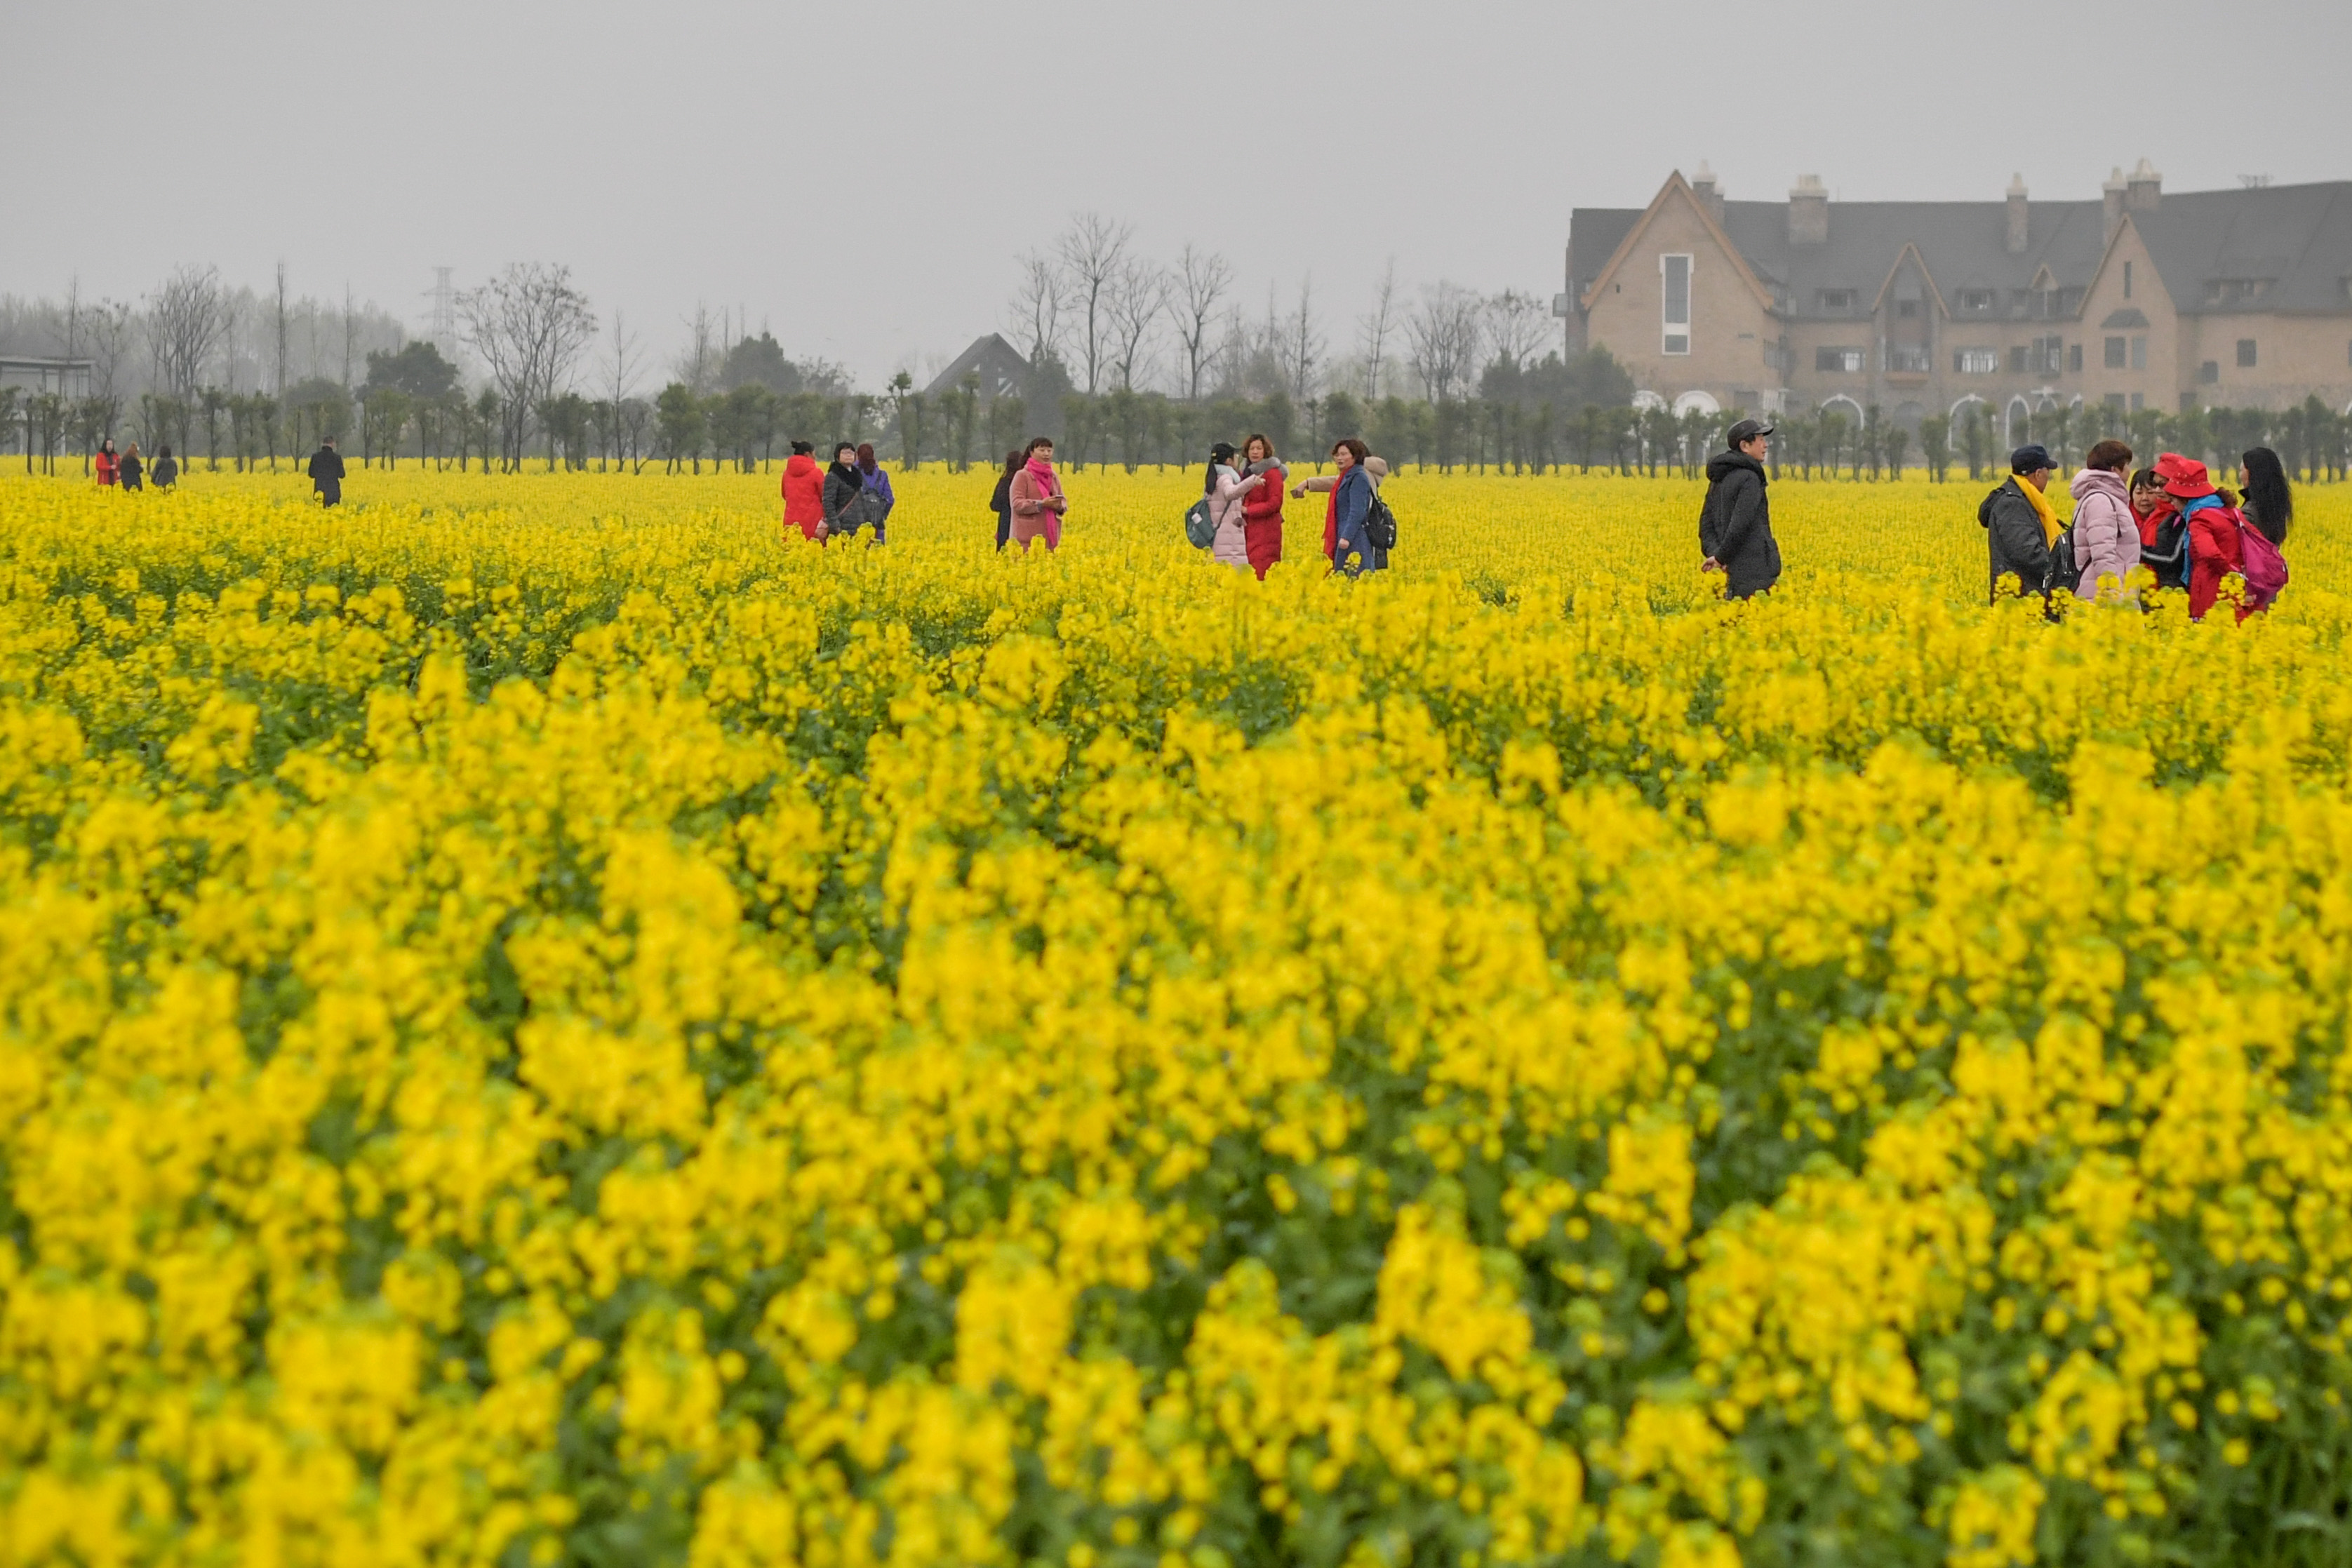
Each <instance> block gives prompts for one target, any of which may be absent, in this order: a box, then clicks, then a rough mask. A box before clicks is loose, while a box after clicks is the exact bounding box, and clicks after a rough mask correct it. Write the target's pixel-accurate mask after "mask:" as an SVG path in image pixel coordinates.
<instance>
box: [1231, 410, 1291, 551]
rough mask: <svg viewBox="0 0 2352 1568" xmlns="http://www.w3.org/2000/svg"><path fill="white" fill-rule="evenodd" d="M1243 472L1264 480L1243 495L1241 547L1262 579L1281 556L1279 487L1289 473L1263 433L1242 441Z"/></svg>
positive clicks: (1280, 500)
mask: <svg viewBox="0 0 2352 1568" xmlns="http://www.w3.org/2000/svg"><path fill="white" fill-rule="evenodd" d="M1242 473H1243V475H1244V476H1246V477H1257V478H1263V479H1264V480H1265V483H1264V484H1262V485H1259V486H1257V487H1256V488H1255V489H1254V490H1251V491H1249V492H1248V493H1247V494H1246V495H1244V497H1242V548H1243V549H1244V550H1246V551H1247V552H1248V554H1249V563H1250V570H1253V571H1255V572H1256V573H1257V575H1258V580H1259V581H1261V582H1263V581H1265V569H1266V568H1267V567H1270V566H1272V565H1273V564H1274V563H1275V562H1276V561H1278V560H1280V559H1282V486H1283V485H1284V484H1285V483H1286V481H1287V480H1288V479H1289V477H1290V476H1289V474H1288V472H1287V471H1286V470H1285V469H1284V467H1283V466H1282V463H1281V460H1280V459H1278V458H1277V457H1276V456H1275V455H1274V443H1273V442H1271V441H1268V440H1267V439H1266V438H1265V436H1263V435H1253V436H1251V437H1250V438H1249V439H1248V440H1247V441H1244V442H1243V443H1242Z"/></svg>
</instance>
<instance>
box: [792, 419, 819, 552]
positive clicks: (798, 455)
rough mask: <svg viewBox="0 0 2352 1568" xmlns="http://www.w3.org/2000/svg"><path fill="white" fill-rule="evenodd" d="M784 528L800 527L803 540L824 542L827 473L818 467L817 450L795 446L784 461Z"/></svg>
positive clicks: (800, 443)
mask: <svg viewBox="0 0 2352 1568" xmlns="http://www.w3.org/2000/svg"><path fill="white" fill-rule="evenodd" d="M783 488H784V527H786V528H798V529H800V531H801V538H804V539H814V540H815V541H816V542H817V543H819V544H823V543H824V470H823V469H821V468H819V467H818V466H817V465H816V447H815V445H814V444H812V443H810V442H806V441H795V442H793V455H791V456H790V457H788V458H786V459H784V486H783Z"/></svg>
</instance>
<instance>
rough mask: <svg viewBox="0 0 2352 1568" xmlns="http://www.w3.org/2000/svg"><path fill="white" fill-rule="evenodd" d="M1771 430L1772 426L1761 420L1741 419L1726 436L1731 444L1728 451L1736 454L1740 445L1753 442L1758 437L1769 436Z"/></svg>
mask: <svg viewBox="0 0 2352 1568" xmlns="http://www.w3.org/2000/svg"><path fill="white" fill-rule="evenodd" d="M1773 429H1774V426H1772V425H1769V424H1766V423H1764V422H1763V421H1762V420H1758V419H1743V420H1741V421H1740V422H1739V423H1738V424H1735V425H1733V426H1732V427H1731V430H1730V432H1729V435H1728V439H1729V440H1730V442H1731V446H1730V450H1731V451H1734V452H1737V451H1738V450H1739V448H1740V447H1741V446H1742V445H1744V444H1747V443H1748V442H1750V441H1753V440H1755V439H1756V438H1757V437H1758V436H1759V435H1769V434H1772V431H1773Z"/></svg>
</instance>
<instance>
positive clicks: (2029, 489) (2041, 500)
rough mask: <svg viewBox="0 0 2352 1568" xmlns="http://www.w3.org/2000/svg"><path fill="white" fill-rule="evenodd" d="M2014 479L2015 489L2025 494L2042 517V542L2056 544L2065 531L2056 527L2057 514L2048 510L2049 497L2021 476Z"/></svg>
mask: <svg viewBox="0 0 2352 1568" xmlns="http://www.w3.org/2000/svg"><path fill="white" fill-rule="evenodd" d="M2016 478H2017V487H2018V488H2019V489H2020V490H2022V491H2023V492H2025V498H2026V499H2027V500H2029V501H2031V502H2032V503H2033V509H2034V510H2035V511H2036V512H2039V513H2040V514H2041V515H2042V543H2043V544H2045V545H2054V544H2056V543H2057V542H2058V536H2059V535H2060V534H2061V533H2063V532H2064V531H2065V530H2064V529H2063V528H2060V527H2059V526H2058V514H2057V513H2055V512H2053V511H2052V510H2051V509H2050V497H2047V496H2045V495H2043V494H2042V492H2041V491H2039V490H2037V489H2035V488H2034V487H2033V486H2031V485H2029V484H2027V483H2026V482H2025V478H2024V476H2022V475H2019V476H2016Z"/></svg>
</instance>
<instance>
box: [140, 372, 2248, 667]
mask: <svg viewBox="0 0 2352 1568" xmlns="http://www.w3.org/2000/svg"><path fill="white" fill-rule="evenodd" d="M1772 434H1773V429H1772V427H1771V426H1770V425H1768V424H1765V423H1762V422H1760V421H1758V420H1753V419H1743V420H1741V421H1739V422H1738V423H1736V424H1734V425H1733V426H1732V427H1731V429H1730V430H1729V431H1728V432H1727V436H1726V449H1725V450H1724V451H1723V452H1721V453H1718V454H1717V455H1716V456H1715V457H1713V458H1712V459H1710V460H1709V461H1708V463H1707V465H1706V477H1707V492H1706V501H1705V503H1704V504H1703V505H1702V506H1701V507H1700V508H1699V521H1698V535H1699V555H1700V558H1701V563H1700V564H1701V569H1702V570H1705V571H1707V572H1710V573H1719V574H1721V576H1722V578H1723V591H1724V595H1725V597H1726V598H1729V599H1747V598H1750V597H1752V596H1753V595H1756V594H1759V593H1765V592H1769V591H1770V590H1771V589H1772V587H1773V585H1774V584H1776V583H1778V582H1779V581H1780V570H1781V561H1780V542H1779V540H1778V539H1777V538H1774V536H1773V533H1772V514H1771V503H1770V499H1769V495H1768V489H1769V485H1770V483H1771V476H1770V475H1769V472H1768V470H1767V468H1766V462H1767V459H1768V457H1769V453H1770V451H1771V438H1772ZM2134 456H2135V455H2134V453H2133V451H2132V449H2131V447H2130V446H2128V445H2126V444H2125V443H2123V442H2121V441H2116V440H2105V441H2101V442H2099V443H2098V444H2095V445H2094V446H2093V447H2092V448H2091V449H2090V450H2089V451H2088V452H2087V453H2085V454H2084V458H2083V466H2082V468H2081V470H2080V471H2079V472H2077V473H2076V474H2075V475H2074V478H2073V479H2072V480H2071V481H2070V482H2069V484H2068V486H2067V488H2068V490H2069V492H2070V493H2071V494H2072V496H2073V498H2074V517H2072V518H2071V519H2065V520H2062V519H2061V518H2060V517H2059V516H2058V513H2057V509H2056V507H2054V506H2053V503H2052V501H2051V499H2050V495H2049V489H2050V481H2051V479H2052V477H2053V476H2054V475H2055V474H2056V473H2057V472H2058V465H2057V463H2056V462H2055V460H2053V458H2052V456H2051V455H2050V452H2049V450H2048V448H2047V447H2045V446H2042V445H2040V444H2028V445H2024V446H2021V447H2019V448H2017V450H2016V451H2014V452H2012V453H2011V454H2010V464H2009V467H2010V473H2009V477H2008V478H2006V479H2005V480H2003V481H2002V482H2001V483H2000V486H1998V487H1996V488H1995V489H1994V490H1993V491H1992V493H1991V494H1990V495H1989V496H1987V497H1985V498H1984V501H1983V504H1982V505H1981V506H1979V507H1978V508H1977V521H1978V523H1979V525H1981V526H1982V527H1983V528H1984V530H1985V538H1986V544H1987V548H1988V552H1989V564H1990V580H1991V588H1990V592H1991V596H1992V598H1993V599H1995V600H1998V599H2000V597H2001V596H2002V595H2003V594H2004V593H2008V594H2039V595H2042V596H2043V597H2044V598H2045V599H2046V598H2048V597H2049V596H2051V595H2053V594H2056V593H2060V592H2065V593H2071V594H2073V595H2074V597H2075V598H2077V599H2084V600H2096V599H2098V598H2100V597H2102V596H2103V595H2105V596H2107V597H2111V598H2117V599H2125V600H2133V599H2137V588H2136V587H2135V586H2134V582H2133V579H2132V575H2131V573H2132V569H2133V568H2134V567H2136V566H2137V567H2145V568H2147V574H2148V577H2147V580H2150V581H2152V582H2153V584H2154V586H2156V587H2158V588H2162V589H2174V590H2185V591H2187V592H2188V595H2189V616H2190V618H2191V619H2193V620H2200V621H2201V620H2203V619H2204V618H2205V616H2206V615H2207V613H2209V612H2210V611H2211V610H2212V608H2213V606H2214V605H2215V604H2216V603H2217V602H2219V601H2220V600H2221V597H2222V594H2223V592H2224V590H2225V587H2226V586H2227V585H2228V584H2229V583H2230V581H2231V580H2232V579H2235V580H2237V583H2238V587H2237V588H2236V589H2235V590H2234V591H2233V595H2232V596H2233V600H2234V602H2235V604H2236V607H2237V614H2238V618H2239V619H2240V620H2244V619H2245V618H2246V617H2247V616H2248V615H2252V614H2258V613H2260V612H2262V611H2263V610H2266V609H2268V608H2269V606H2270V603H2271V601H2273V599H2275V598H2276V597H2277V594H2278V591H2279V590H2280V588H2282V587H2284V584H2285V581H2286V566H2285V562H2284V560H2283V559H2281V557H2280V555H2279V549H2280V547H2282V546H2284V544H2285V543H2286V537H2287V529H2288V528H2289V527H2290V525H2292V524H2293V522H2294V494H2293V492H2292V490H2291V488H2290V486H2289V485H2288V483H2287V477H2286V469H2285V466H2284V465H2283V464H2282V463H2281V462H2280V461H2279V456H2278V454H2277V453H2275V452H2273V451H2272V450H2271V449H2270V448H2269V447H2267V446H2257V447H2254V448H2252V450H2251V451H2248V452H2247V453H2245V454H2244V455H2243V456H2242V458H2241V461H2240V467H2239V469H2238V476H2237V478H2238V487H2237V490H2236V491H2235V492H2234V493H2232V492H2231V491H2230V490H2228V489H2226V488H2224V487H2222V486H2220V485H2218V484H2216V483H2215V482H2214V480H2213V477H2212V476H2211V474H2210V472H2209V471H2208V470H2207V468H2206V466H2205V465H2204V464H2202V463H2200V462H2199V461H2197V460H2196V459H2195V458H2193V457H2187V456H2184V455H2181V454H2179V453H2178V452H2167V453H2163V454H2161V455H2158V458H2157V460H2156V461H2155V463H2154V464H2152V465H2149V466H2147V467H2144V468H2138V469H2134V468H2133V466H2132V464H2133V461H2134ZM94 462H95V467H96V470H97V476H98V482H99V483H100V485H103V486H119V487H120V488H122V489H125V490H138V489H143V488H145V487H146V486H148V485H150V484H152V485H153V486H154V487H155V488H157V489H162V490H168V489H170V488H172V486H173V485H175V484H176V483H177V482H178V480H179V476H180V465H179V464H178V462H177V461H176V460H175V459H174V458H173V455H172V449H171V447H170V446H169V445H164V446H163V447H160V448H158V449H157V452H156V454H155V459H154V462H153V464H152V466H151V465H149V464H148V463H147V462H146V461H145V460H144V459H143V458H142V456H141V455H140V452H139V444H138V443H137V442H135V441H134V442H132V443H131V444H130V445H129V447H128V448H127V449H125V450H123V451H121V452H120V453H118V452H117V451H116V450H115V445H114V442H113V440H112V439H111V438H109V439H108V440H106V441H105V442H103V443H102V444H100V447H99V450H98V453H97V455H96V457H95V459H94ZM1331 464H1332V470H1333V471H1332V472H1331V473H1330V474H1329V475H1318V476H1315V477H1313V478H1309V479H1305V480H1302V481H1300V482H1299V483H1297V485H1290V484H1289V479H1290V471H1289V469H1288V468H1287V467H1286V465H1284V463H1283V461H1282V459H1281V458H1280V457H1278V456H1277V455H1276V454H1275V450H1274V443H1273V442H1272V441H1271V440H1269V439H1268V438H1267V437H1266V436H1265V434H1262V433H1253V434H1250V435H1249V436H1248V437H1247V438H1245V439H1244V441H1243V442H1242V444H1241V445H1240V446H1238V447H1236V446H1234V444H1232V443H1231V442H1226V441H1220V442H1217V443H1216V444H1213V446H1211V447H1210V449H1209V460H1208V466H1207V473H1206V476H1205V477H1204V479H1203V481H1202V507H1204V508H1205V511H1206V514H1207V521H1208V525H1209V530H1210V533H1211V537H1210V538H1208V539H1207V540H1206V541H1205V542H1204V543H1203V546H1202V548H1204V549H1207V550H1208V551H1209V554H1210V559H1213V560H1214V561H1215V562H1216V563H1217V564H1218V565H1220V566H1225V567H1230V568H1232V569H1233V570H1236V571H1248V572H1255V574H1256V575H1257V576H1258V577H1260V578H1261V579H1262V578H1264V577H1265V572H1266V568H1268V567H1270V566H1272V565H1273V564H1274V563H1275V562H1276V561H1278V560H1280V559H1282V558H1283V527H1284V519H1283V506H1282V503H1283V497H1284V493H1285V487H1286V486H1288V494H1289V497H1290V498H1291V499H1292V500H1301V501H1303V500H1305V499H1306V498H1307V497H1308V496H1310V495H1316V494H1320V495H1322V496H1323V497H1324V507H1323V555H1324V559H1326V560H1328V562H1329V563H1330V566H1331V569H1332V570H1336V571H1339V572H1342V573H1345V574H1346V575H1348V576H1351V577H1352V576H1356V575H1359V574H1360V573H1362V572H1367V571H1384V570H1387V569H1388V564H1389V550H1390V549H1391V548H1393V546H1394V543H1395V521H1394V518H1393V517H1390V516H1388V513H1387V507H1386V504H1385V503H1384V502H1382V501H1381V497H1380V486H1381V480H1383V479H1385V478H1386V477H1388V473H1389V465H1387V464H1386V463H1385V462H1383V461H1382V460H1381V459H1380V458H1379V457H1377V456H1374V455H1372V453H1371V452H1370V450H1369V449H1368V448H1367V447H1366V446H1365V444H1363V443H1362V442H1361V441H1360V440H1358V439H1357V438H1356V437H1354V436H1349V437H1346V438H1345V439H1343V440H1341V441H1339V442H1337V443H1335V444H1333V446H1332V448H1331ZM309 473H310V483H311V486H312V488H313V490H314V492H315V493H316V494H317V496H318V498H319V500H320V504H321V505H324V506H329V507H331V506H334V505H336V504H337V503H338V502H339V501H341V498H342V480H343V460H342V457H341V455H340V454H339V453H337V451H336V450H335V438H334V437H333V436H331V435H330V436H327V437H325V438H324V439H323V440H322V441H321V442H320V446H319V450H318V451H317V452H316V453H314V454H312V455H311V457H310V469H309ZM782 488H783V501H784V526H785V528H787V529H797V530H798V531H799V533H800V535H801V537H802V538H804V539H808V540H811V541H813V542H814V543H817V544H824V543H825V542H827V541H828V540H831V539H834V538H855V537H856V535H858V534H859V533H861V532H863V531H865V530H866V529H871V530H872V538H873V542H874V543H876V544H882V543H884V542H886V541H887V538H888V524H889V520H890V513H891V511H892V510H893V509H894V508H895V507H897V505H898V497H896V496H895V495H894V494H893V493H892V491H891V488H890V474H889V470H888V469H887V468H885V467H883V466H882V465H881V464H879V463H877V461H876V460H875V456H874V447H873V445H872V444H871V443H857V444H852V443H850V442H846V441H844V442H840V443H838V444H835V447H834V452H833V461H832V463H831V464H830V465H827V466H823V467H820V466H819V465H818V464H817V461H816V448H815V447H814V444H811V443H809V442H806V441H795V442H793V444H792V455H791V457H790V458H789V459H787V460H786V462H785V464H784V472H783V486H782ZM988 504H989V509H990V510H991V511H992V513H994V514H995V517H996V548H997V549H999V550H1002V549H1004V548H1005V547H1006V546H1007V545H1019V546H1020V547H1021V548H1022V549H1024V550H1027V549H1029V548H1030V547H1031V546H1032V545H1033V544H1035V543H1036V542H1037V541H1039V540H1041V539H1042V540H1043V541H1045V548H1046V549H1049V550H1051V549H1059V548H1060V547H1061V543H1062V527H1063V523H1064V521H1065V520H1066V518H1067V517H1068V516H1069V511H1070V498H1069V496H1068V494H1067V492H1066V491H1065V490H1064V489H1063V487H1062V480H1061V476H1059V475H1058V474H1057V473H1055V469H1054V443H1053V440H1052V438H1051V437H1049V436H1044V435H1040V436H1036V437H1034V438H1033V439H1032V440H1031V441H1030V442H1029V444H1028V445H1026V446H1022V447H1014V448H1013V450H1011V451H1009V452H1007V453H1006V454H1005V455H1004V471H1003V473H1002V474H1001V475H1000V476H998V478H997V481H996V490H995V494H994V495H993V496H992V497H990V499H989V503H988Z"/></svg>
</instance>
